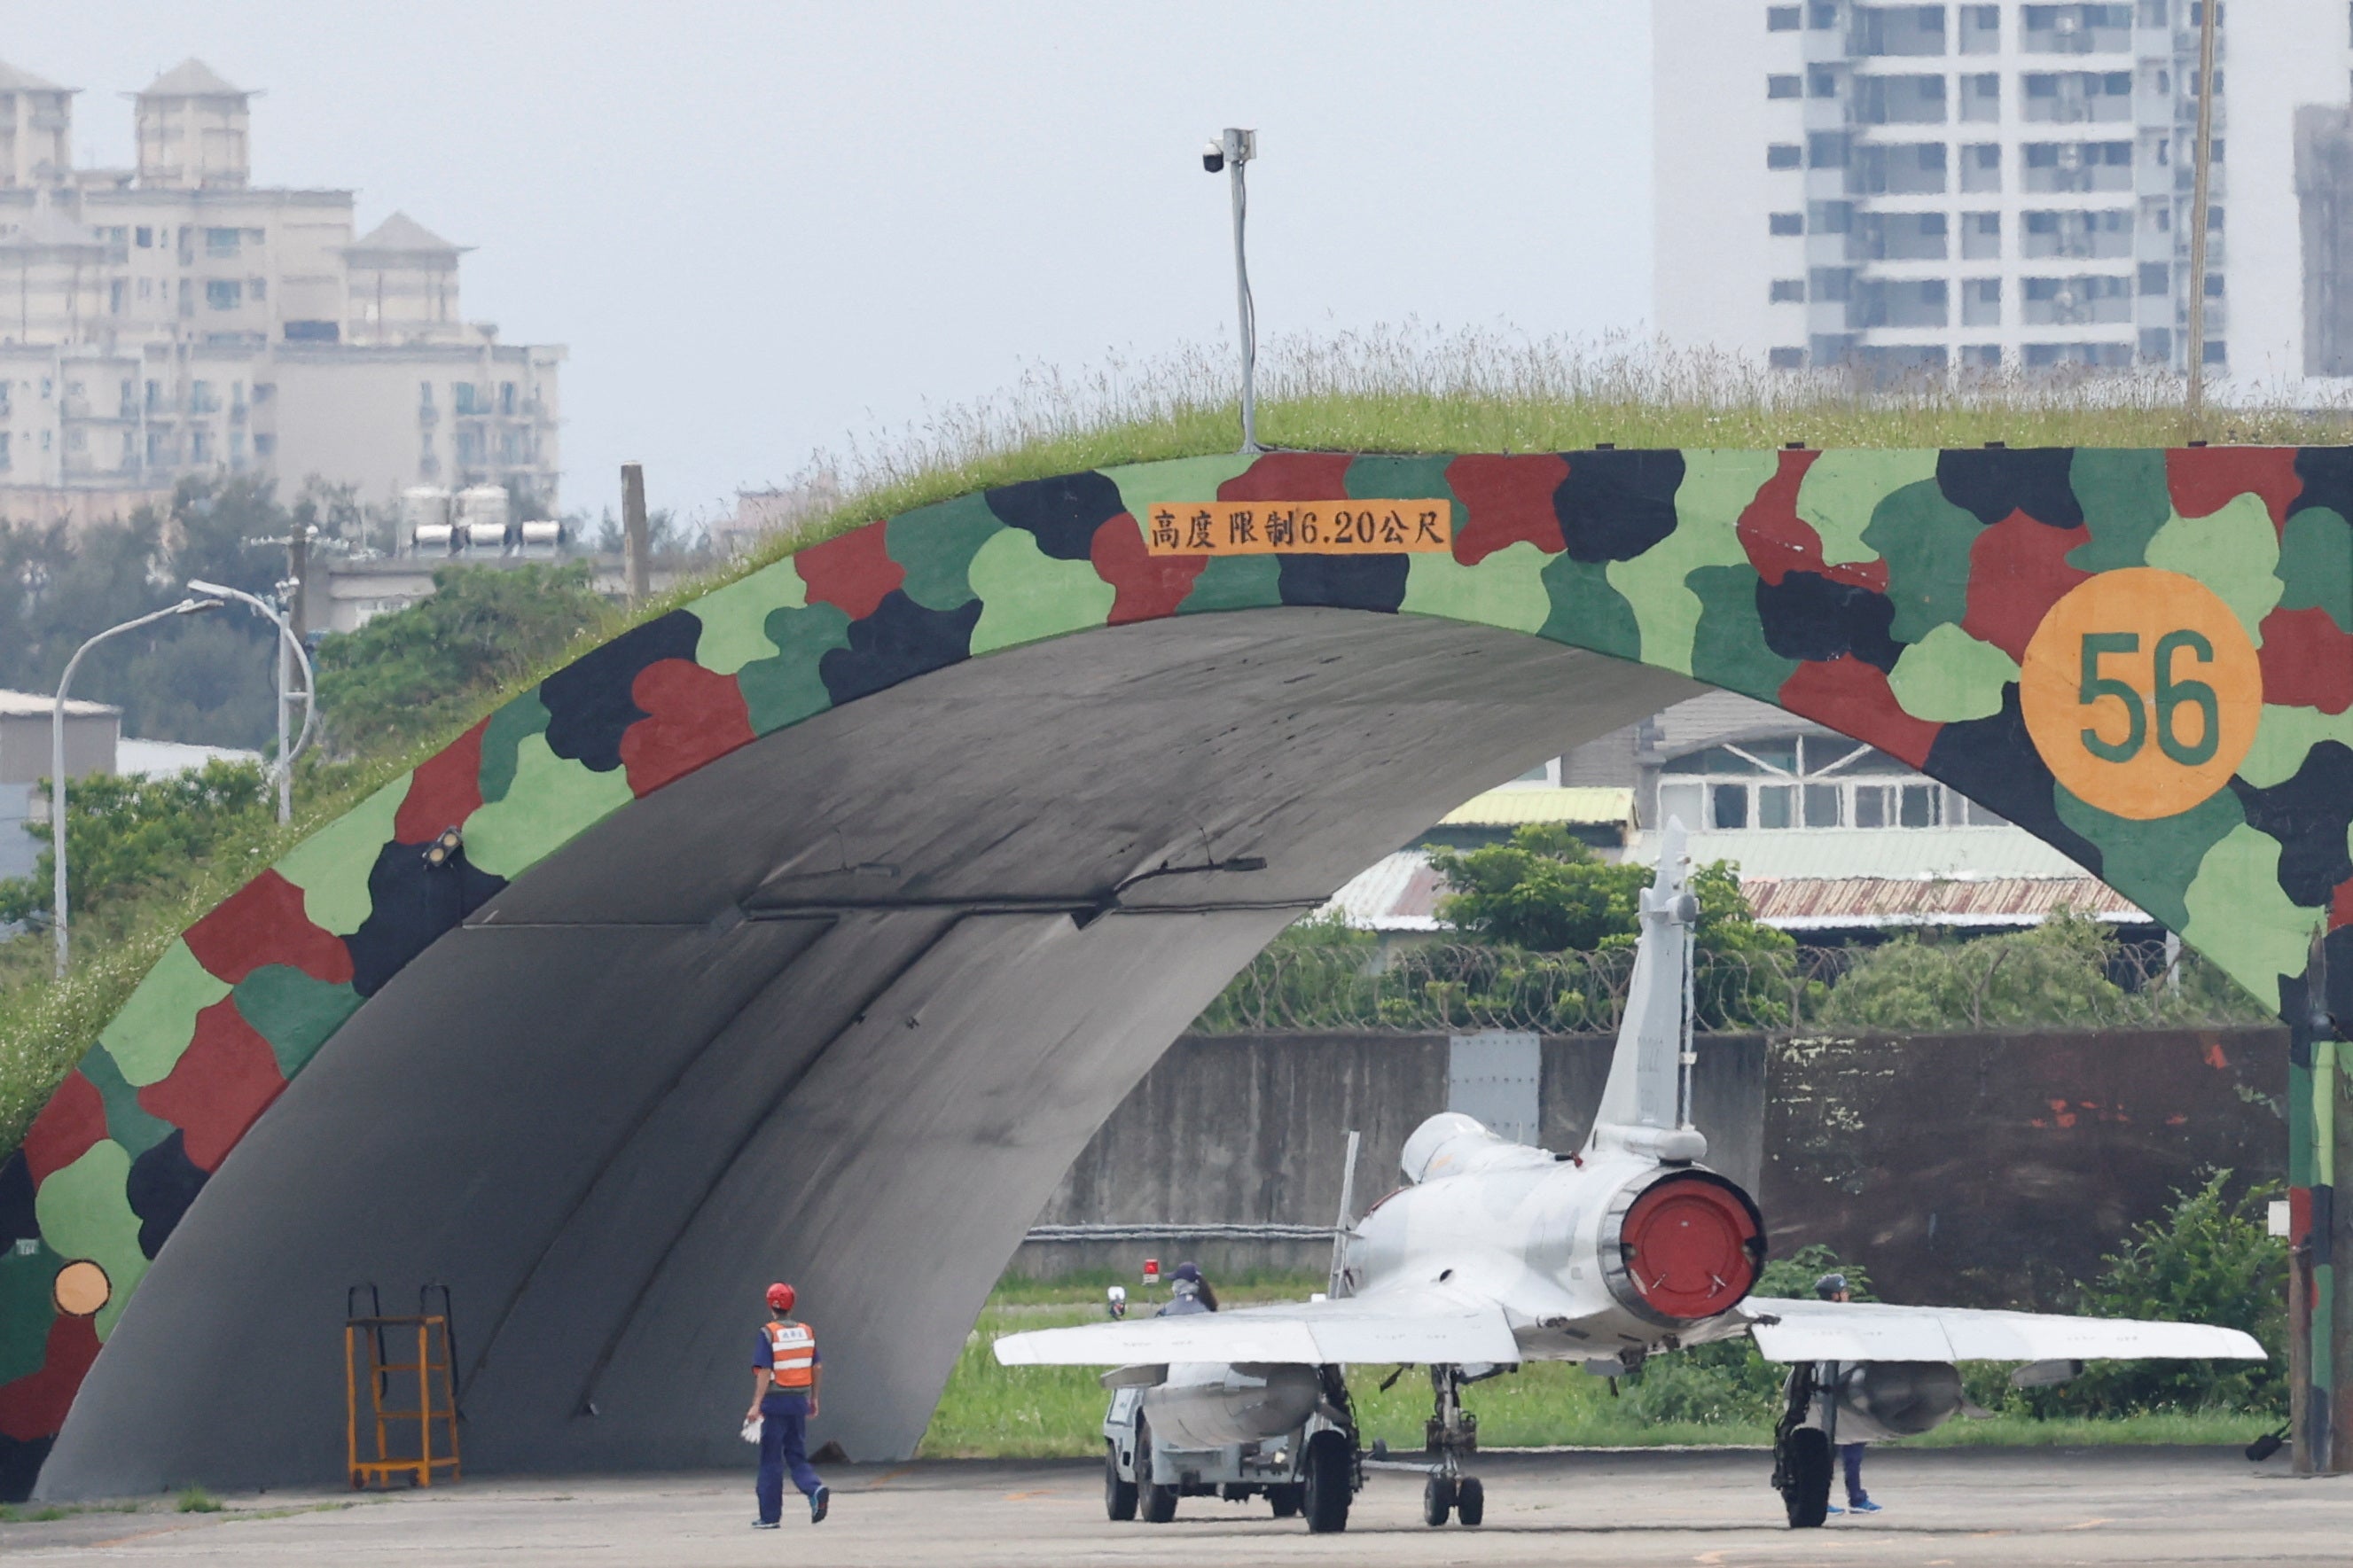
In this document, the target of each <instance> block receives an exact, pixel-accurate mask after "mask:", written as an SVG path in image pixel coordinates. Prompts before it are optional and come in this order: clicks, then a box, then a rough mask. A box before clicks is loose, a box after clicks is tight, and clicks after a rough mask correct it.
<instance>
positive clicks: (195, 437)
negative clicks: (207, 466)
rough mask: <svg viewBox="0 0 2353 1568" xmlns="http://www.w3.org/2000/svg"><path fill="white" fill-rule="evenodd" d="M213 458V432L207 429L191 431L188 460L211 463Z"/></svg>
mask: <svg viewBox="0 0 2353 1568" xmlns="http://www.w3.org/2000/svg"><path fill="white" fill-rule="evenodd" d="M212 458H213V438H212V434H211V432H209V431H206V430H191V431H189V432H188V460H189V461H190V462H192V463H209V462H211V461H212Z"/></svg>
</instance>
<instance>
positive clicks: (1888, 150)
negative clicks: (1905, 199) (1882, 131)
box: [1846, 142, 1945, 196]
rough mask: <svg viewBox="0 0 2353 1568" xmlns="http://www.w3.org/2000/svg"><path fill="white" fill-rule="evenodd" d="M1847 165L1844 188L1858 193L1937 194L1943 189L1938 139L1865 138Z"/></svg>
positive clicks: (1941, 150)
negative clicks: (1895, 140) (1910, 140)
mask: <svg viewBox="0 0 2353 1568" xmlns="http://www.w3.org/2000/svg"><path fill="white" fill-rule="evenodd" d="M1855 152H1856V157H1855V159H1854V162H1853V163H1851V164H1850V165H1848V167H1847V174H1846V188H1847V192H1848V194H1849V195H1858V196H1925V195H1942V194H1943V193H1944V189H1945V144H1944V143H1943V142H1865V143H1863V144H1862V146H1861V147H1859V148H1857V149H1856V150H1855Z"/></svg>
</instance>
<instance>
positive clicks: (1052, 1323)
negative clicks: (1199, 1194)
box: [919, 1279, 2271, 1458]
mask: <svg viewBox="0 0 2353 1568" xmlns="http://www.w3.org/2000/svg"><path fill="white" fill-rule="evenodd" d="M1318 1288H1319V1283H1318V1282H1317V1281H1314V1280H1310V1279H1297V1280H1292V1281H1287V1282H1277V1281H1262V1282H1259V1283H1254V1284H1247V1285H1241V1286H1237V1287H1233V1288H1231V1289H1228V1288H1224V1287H1220V1289H1219V1297H1220V1300H1221V1304H1222V1305H1225V1306H1228V1307H1233V1306H1242V1305H1247V1304H1249V1303H1250V1302H1251V1301H1259V1300H1300V1299H1301V1298H1302V1297H1303V1296H1304V1295H1305V1294H1306V1293H1307V1292H1308V1291H1309V1290H1312V1289H1318ZM1130 1289H1131V1293H1132V1294H1133V1295H1134V1296H1135V1298H1136V1300H1135V1301H1134V1302H1132V1303H1131V1306H1132V1307H1133V1308H1134V1310H1138V1311H1140V1312H1148V1311H1150V1310H1151V1306H1150V1305H1149V1304H1147V1303H1145V1302H1144V1300H1143V1295H1144V1293H1143V1292H1142V1291H1141V1290H1138V1289H1135V1288H1134V1287H1133V1286H1131V1287H1130ZM1102 1300H1103V1286H1102V1283H1100V1282H1094V1281H1089V1282H1087V1283H1083V1284H1071V1285H1039V1284H1036V1283H1034V1282H1026V1281H1024V1282H1008V1286H1007V1288H1006V1289H1002V1290H1000V1291H999V1292H997V1294H996V1295H993V1296H992V1297H991V1298H990V1300H989V1304H988V1306H987V1309H986V1310H983V1311H982V1313H981V1316H980V1321H979V1323H978V1324H977V1325H976V1327H975V1328H974V1330H973V1331H972V1333H971V1334H970V1336H969V1337H967V1339H966V1340H965V1347H964V1351H963V1352H962V1353H961V1354H960V1355H958V1356H957V1358H956V1364H955V1371H954V1372H953V1373H950V1374H949V1377H948V1384H947V1388H946V1390H945V1391H944V1393H943V1394H941V1396H940V1404H939V1408H938V1410H937V1411H936V1412H934V1415H933V1416H932V1424H931V1427H930V1429H929V1430H928V1431H927V1432H925V1433H924V1435H923V1446H922V1447H921V1449H920V1450H919V1452H920V1453H921V1454H922V1455H923V1457H924V1458H1051V1457H1057V1456H1084V1455H1089V1454H1094V1453H1099V1452H1100V1451H1101V1450H1102V1446H1103V1406H1104V1405H1105V1404H1106V1403H1107V1400H1108V1396H1107V1395H1106V1394H1104V1393H1103V1388H1102V1387H1101V1385H1100V1384H1097V1383H1096V1381H1095V1377H1096V1373H1095V1369H1092V1368H1088V1367H1060V1366H1046V1367H1004V1366H999V1365H997V1360H996V1357H995V1356H994V1355H993V1354H992V1353H991V1352H990V1350H989V1346H990V1345H991V1343H993V1342H995V1340H996V1339H997V1336H998V1335H1000V1334H1008V1333H1017V1332H1019V1331H1023V1330H1025V1329H1046V1328H1059V1327H1061V1326H1063V1325H1066V1324H1072V1323H1091V1322H1098V1321H1102V1319H1103V1307H1102V1305H1101V1302H1102ZM1394 1370H1396V1369H1395V1368H1393V1367H1385V1366H1384V1367H1355V1368H1351V1369H1350V1371H1349V1376H1348V1387H1349V1392H1350V1394H1351V1395H1352V1397H1353V1398H1354V1399H1355V1401H1356V1409H1357V1413H1358V1415H1359V1416H1360V1418H1361V1419H1362V1420H1363V1422H1364V1426H1365V1436H1366V1440H1367V1441H1368V1442H1369V1441H1372V1440H1376V1439H1381V1440H1386V1441H1387V1442H1388V1445H1389V1446H1390V1447H1392V1448H1396V1449H1400V1450H1404V1451H1406V1452H1415V1451H1419V1448H1420V1447H1421V1424H1422V1421H1423V1419H1424V1418H1425V1417H1427V1416H1428V1415H1429V1414H1430V1384H1429V1380H1428V1379H1427V1377H1425V1376H1424V1375H1423V1374H1422V1373H1420V1372H1419V1370H1415V1371H1409V1372H1408V1373H1406V1374H1405V1375H1404V1376H1402V1377H1400V1378H1398V1381H1397V1383H1396V1384H1395V1385H1394V1386H1393V1387H1391V1388H1390V1389H1389V1390H1388V1392H1387V1393H1386V1394H1384V1393H1381V1392H1380V1391H1379V1390H1378V1387H1377V1384H1379V1383H1380V1382H1381V1381H1382V1380H1383V1379H1384V1378H1386V1377H1388V1374H1389V1373H1391V1372H1393V1371H1394ZM1463 1404H1464V1405H1465V1406H1466V1407H1467V1408H1469V1409H1470V1410H1471V1411H1472V1413H1473V1414H1475V1415H1477V1416H1478V1417H1479V1440H1480V1442H1481V1443H1482V1444H1483V1445H1485V1446H1486V1447H1514V1448H1516V1447H1556V1446H1565V1447H1668V1446H1674V1445H1687V1444H1709V1445H1721V1444H1751V1445H1755V1446H1757V1447H1766V1446H1768V1445H1770V1443H1771V1442H1772V1440H1773V1434H1772V1431H1771V1429H1770V1427H1769V1426H1766V1425H1765V1424H1763V1423H1761V1422H1758V1423H1753V1424H1751V1423H1737V1422H1736V1423H1723V1424H1716V1423H1704V1422H1696V1421H1678V1422H1665V1423H1659V1422H1650V1421H1646V1420H1644V1419H1642V1418H1641V1415H1639V1414H1637V1412H1636V1411H1635V1409H1634V1407H1633V1402H1632V1401H1631V1400H1630V1399H1628V1398H1624V1397H1618V1396H1613V1394H1612V1393H1611V1390H1610V1387H1609V1384H1608V1383H1607V1382H1606V1381H1604V1380H1603V1379H1600V1378H1598V1377H1593V1376H1590V1375H1588V1373H1586V1372H1585V1371H1584V1370H1583V1369H1582V1368H1580V1367H1575V1366H1563V1365H1559V1364H1556V1363H1546V1364H1532V1365H1529V1366H1527V1367H1525V1368H1523V1369H1522V1370H1520V1371H1518V1372H1516V1373H1506V1374H1504V1376H1501V1377H1497V1378H1494V1379H1492V1380H1490V1381H1488V1382H1485V1383H1481V1384H1474V1385H1472V1387H1471V1389H1470V1390H1469V1391H1468V1392H1467V1393H1466V1394H1464V1396H1463ZM2269 1425H2271V1424H2270V1423H2269V1422H2267V1421H2266V1420H2265V1419H2264V1418H2263V1417H2262V1416H2260V1415H2241V1414H2237V1413H2235V1412H2168V1413H2163V1414H2154V1415H2133V1416H2126V1417H2123V1418H2120V1419H2115V1420H2091V1419H2082V1418H2077V1419H2053V1420H2033V1419H2031V1418H2028V1417H2025V1416H2020V1415H1996V1416H1995V1417H1993V1418H1992V1419H1991V1420H1987V1421H1968V1420H1953V1421H1947V1423H1945V1425H1943V1426H1940V1427H1938V1428H1936V1430H1935V1431H1934V1432H1931V1433H1929V1434H1928V1435H1927V1436H1925V1437H1917V1438H1914V1439H1912V1440H1911V1446H1914V1447H2082V1446H2086V1445H2097V1444H2118V1443H2146V1444H2193V1445H2223V1444H2228V1445H2243V1444H2245V1443H2247V1442H2250V1441H2252V1440H2253V1438H2254V1437H2255V1436H2256V1435H2257V1434H2258V1433H2261V1432H2262V1431H2263V1430H2264V1429H2265V1428H2266V1427H2267V1426H2269Z"/></svg>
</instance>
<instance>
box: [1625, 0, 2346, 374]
mask: <svg viewBox="0 0 2353 1568" xmlns="http://www.w3.org/2000/svg"><path fill="white" fill-rule="evenodd" d="M1653 3H1654V26H1655V38H1654V63H1653V73H1654V85H1655V95H1656V106H1655V110H1654V112H1655V117H1656V126H1657V132H1656V141H1655V147H1656V157H1657V161H1658V168H1657V180H1656V191H1657V229H1656V233H1657V251H1656V257H1655V272H1656V296H1655V297H1656V302H1657V312H1658V325H1659V328H1660V330H1661V331H1662V332H1663V333H1664V334H1665V335H1666V336H1667V337H1669V338H1670V339H1672V340H1674V341H1676V342H1686V343H1711V344H1715V345H1717V346H1720V347H1724V348H1728V349H1734V350H1738V351H1741V352H1743V353H1747V354H1749V355H1752V356H1754V357H1755V358H1756V359H1757V360H1759V361H1763V362H1767V363H1770V364H1772V365H1775V366H1778V367H1781V368H1786V369H1799V368H1804V367H1819V366H1830V365H1838V364H1852V365H1857V366H1860V367H1862V368H1864V369H1867V370H1873V371H1882V372H1904V371H1914V370H1929V371H1933V370H1939V369H1946V368H1953V369H1965V368H1973V367H1988V368H1991V367H2003V368H2014V369H2022V370H2028V371H2035V370H2046V369H2057V368H2062V367H2068V366H2085V367H2093V368H2101V369H2109V368H2118V369H2120V368H2126V367H2130V366H2134V365H2172V366H2175V367H2179V365H2180V364H2181V362H2182V358H2183V355H2184V352H2185V343H2186V341H2187V334H2186V328H2187V322H2188V318H2189V287H2190V285H2189V250H2190V246H2189V240H2190V187H2191V181H2192V176H2193V163H2194V150H2195V146H2196V142H2197V123H2198V102H2199V95H2200V92H2201V91H2202V90H2203V89H2204V88H2205V86H2206V84H2205V83H2203V82H2201V81H2200V78H2199V28H2200V22H2201V19H2202V14H2203V5H2202V4H2201V3H2200V0H2118V3H2110V4H2094V5H2084V4H2069V5H2023V4H2018V3H2016V0H2002V3H2001V4H1978V5H1877V4H1863V3H1860V0H1805V3H1803V4H1798V5H1786V4H1778V5H1777V4H1766V3H1762V0H1653ZM2215 16H2216V23H2217V37H2218V42H2217V48H2216V55H2215V70H2214V81H2213V83H2212V87H2213V89H2214V114H2213V128H2214V129H2213V138H2214V142H2213V160H2212V174H2211V214H2210V218H2209V244H2208V250H2207V264H2208V275H2207V279H2206V286H2205V287H2206V295H2207V300H2206V306H2207V309H2206V360H2207V363H2208V365H2209V368H2210V371H2212V372H2217V373H2221V374H2227V375H2228V376H2230V377H2231V378H2232V379H2233V380H2235V381H2239V382H2241V383H2242V384H2265V385H2270V386H2274V387H2276V386H2279V385H2281V384H2297V383H2301V382H2302V381H2303V380H2304V378H2307V377H2316V376H2341V375H2348V374H2353V109H2348V101H2353V5H2348V4H2346V0H2221V3H2220V4H2219V5H2218V7H2217V10H2216V13H2215Z"/></svg>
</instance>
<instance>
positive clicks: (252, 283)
mask: <svg viewBox="0 0 2353 1568" xmlns="http://www.w3.org/2000/svg"><path fill="white" fill-rule="evenodd" d="M245 293H246V297H247V298H248V299H249V300H252V301H253V302H254V303H255V304H257V305H259V303H261V301H262V300H266V299H268V298H269V279H264V278H249V279H246V284H245Z"/></svg>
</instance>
